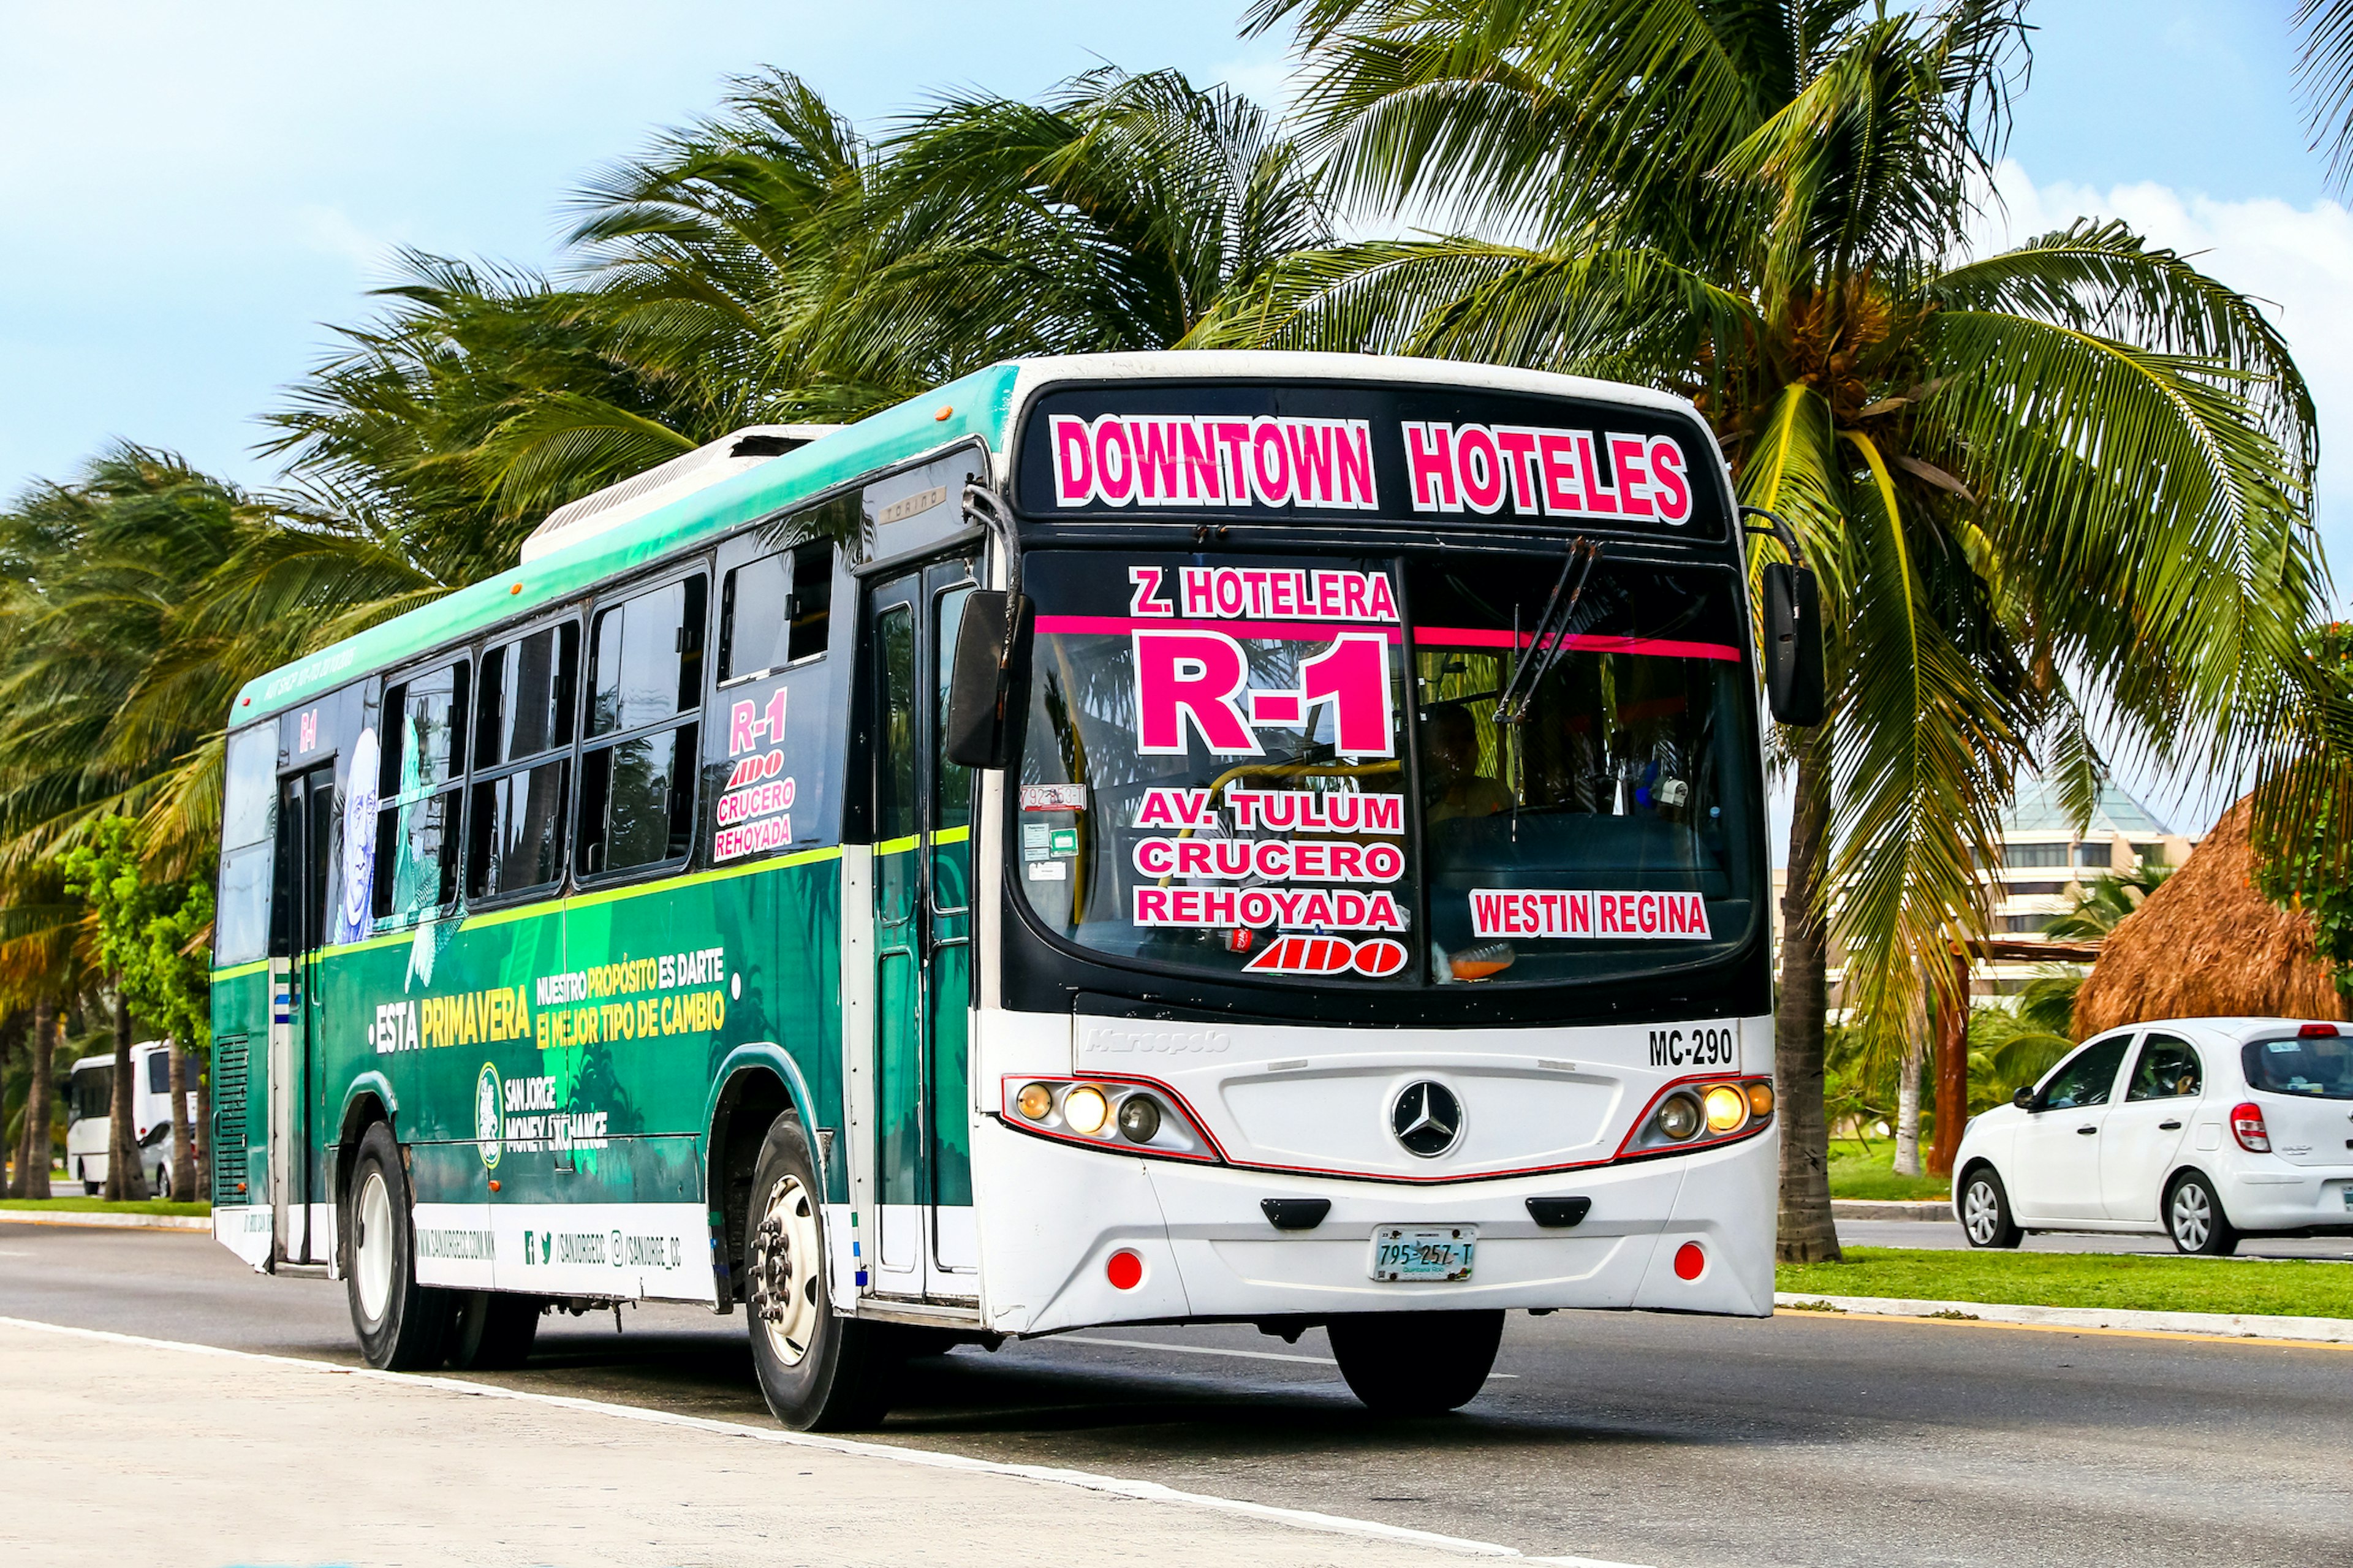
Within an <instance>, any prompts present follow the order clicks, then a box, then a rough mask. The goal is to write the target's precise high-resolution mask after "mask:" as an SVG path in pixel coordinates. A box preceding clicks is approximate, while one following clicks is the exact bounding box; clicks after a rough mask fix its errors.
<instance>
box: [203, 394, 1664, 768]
mask: <svg viewBox="0 0 2353 1568" xmlns="http://www.w3.org/2000/svg"><path fill="white" fill-rule="evenodd" d="M1172 376H1184V377H1188V378H1189V377H1200V378H1203V379H1219V378H1226V377H1231V378H1236V379H1241V378H1247V379H1251V380H1267V379H1294V378H1295V379H1299V380H1319V381H1389V382H1423V383H1430V382H1436V383H1440V384H1452V385H1457V386H1464V387H1480V388H1489V389H1493V390H1497V391H1515V392H1535V393H1544V394H1549V395H1554V396H1566V397H1579V398H1585V399H1588V400H1595V401H1605V402H1613V403H1623V404H1632V405H1640V406H1645V407H1651V408H1659V409H1666V410H1672V411H1675V412H1678V413H1682V414H1684V415H1686V416H1693V415H1694V410H1693V409H1692V407H1691V405H1689V404H1688V403H1686V402H1684V401H1683V399H1681V398H1679V397H1675V396H1672V395H1669V394H1666V393H1661V392H1653V391H1651V390H1649V389H1647V388H1641V387H1634V386H1627V385H1623V384H1618V383H1613V382H1604V381H1592V380H1588V379H1587V378H1585V377H1582V376H1567V375H1555V374H1549V373H1547V372H1544V371H1531V370H1514V369H1510V368H1507V367H1505V366H1501V365H1485V364H1463V363H1455V362H1451V361H1445V360H1425V359H1406V358H1396V357H1389V356H1385V355H1373V354H1320V353H1318V354H1310V353H1261V352H1248V353H1243V352H1234V353H1226V352H1217V353H1116V354H1071V355H1064V356H1059V357H1050V358H1039V359H1029V360H1011V361H1007V362H1005V363H999V364H993V365H990V366H988V367H987V369H985V370H979V371H976V372H974V373H973V374H970V375H967V376H965V377H964V378H963V379H961V380H958V381H953V382H950V383H948V384H946V385H944V386H942V387H939V388H937V389H935V390H934V391H931V392H927V393H925V394H923V395H922V396H920V397H914V398H910V399H909V400H908V401H906V402H904V403H902V404H900V405H897V406H895V407H892V408H886V409H884V410H883V411H882V412H881V413H880V414H876V415H872V416H869V417H867V418H865V419H861V420H860V421H859V422H858V423H856V424H854V425H849V426H843V427H842V428H841V429H839V430H837V431H835V432H834V433H833V434H831V435H828V436H825V437H820V438H818V439H817V440H814V441H812V442H810V443H809V444H808V445H807V446H806V447H800V448H799V449H798V450H797V451H793V452H788V453H786V454H785V455H784V456H782V457H779V458H773V459H771V460H769V461H767V462H764V463H762V464H760V465H759V466H758V467H757V468H752V469H750V470H749V471H747V472H744V473H742V474H738V475H736V476H735V477H733V479H726V480H723V481H722V482H721V483H718V484H715V485H712V486H711V487H709V488H708V489H701V490H697V491H695V492H693V493H692V494H691V495H687V496H683V497H681V498H680V499H679V500H675V501H672V502H671V503H670V504H669V505H667V506H664V507H661V508H659V510H654V511H650V512H648V513H646V514H645V515H644V516H642V517H637V518H632V519H630V520H629V521H627V522H624V523H622V524H620V525H618V526H617V527H615V528H612V529H609V530H607V531H602V532H599V533H596V534H595V535H593V536H591V537H589V538H586V539H583V540H581V541H580V542H578V543H576V544H572V545H569V546H566V547H565V548H563V549H560V550H556V551H553V552H549V553H548V554H546V555H543V556H541V557H539V558H538V559H537V560H534V561H531V562H528V563H523V564H521V565H518V566H516V567H513V568H512V569H511V570H508V571H505V572H501V573H500V574H497V575H495V576H492V577H490V578H487V579H485V580H484V581H482V582H480V583H476V584H472V585H471V586H470V587H465V588H460V589H458V590H457V591H455V592H454V593H450V594H448V595H444V596H442V597H441V598H438V599H436V600H435V601H433V603H431V604H429V605H424V606H422V607H421V608H418V609H415V610H411V611H409V612H408V613H407V614H406V615H404V616H396V617H394V618H393V619H391V620H388V621H385V622H384V623H383V624H382V625H380V626H371V627H369V628H368V629H367V630H365V631H364V632H359V633H355V634H354V635H353V636H351V637H345V638H344V639H343V641H341V642H339V643H335V644H333V645H332V646H331V647H326V648H323V649H322V650H321V651H319V652H318V653H315V654H312V655H311V657H309V658H304V659H301V660H300V661H298V662H296V663H294V664H290V665H285V666H281V667H280V668H277V669H274V670H271V671H270V672H269V674H267V675H262V676H257V677H256V678H255V679H252V680H249V681H248V682H247V683H246V684H245V687H244V689H242V690H241V691H239V692H238V693H237V700H236V702H235V704H234V705H233V706H232V707H231V708H230V710H229V715H228V727H229V728H230V729H232V730H234V729H238V728H241V727H242V726H244V725H247V724H249V723H252V722H254V721H257V720H260V719H265V718H268V717H269V716H270V715H271V714H274V713H279V712H282V711H283V710H286V709H289V708H292V707H295V706H297V705H299V704H301V703H303V702H307V701H310V700H313V699H315V698H318V697H322V696H324V695H325V694H327V693H329V692H331V691H333V690H335V689H338V688H340V687H342V686H343V685H345V684H347V683H348V682H350V681H351V680H352V679H354V678H355V677H358V676H363V675H367V674H370V673H372V672H374V671H375V670H379V669H385V668H392V667H395V666H398V665H401V664H405V663H406V662H408V661H409V660H410V659H413V658H421V657H423V656H424V655H426V654H427V653H430V652H431V651H433V650H434V649H436V648H438V647H446V646H448V645H449V644H451V643H456V642H460V641H463V640H465V639H466V638H468V637H472V636H474V635H475V634H476V633H478V632H480V631H483V630H485V629H487V628H489V627H491V626H496V625H498V624H499V623H501V622H503V621H507V620H511V619H513V618H516V617H519V616H527V615H529V614H531V613H532V612H533V611H534V610H538V609H543V608H548V607H552V606H554V605H560V604H563V603H565V601H567V600H570V599H573V598H575V597H576V596H578V595H580V594H582V593H583V592H585V591H587V590H590V589H593V588H594V587H595V586H596V584H599V583H601V582H604V581H606V580H607V579H608V578H611V577H615V576H617V575H619V574H622V573H625V572H627V571H628V570H629V569H630V568H632V567H635V566H639V565H643V564H646V563H651V562H654V561H657V560H659V559H660V558H662V557H663V556H666V555H670V554H673V553H675V552H681V551H684V550H690V549H692V548H694V547H695V546H696V545H698V544H702V543H707V542H712V541H715V540H717V539H719V538H722V537H723V536H725V535H727V534H729V533H732V532H733V531H735V530H737V529H739V528H742V527H744V526H745V525H746V524H749V523H752V522H755V521H759V520H760V519H762V518H765V517H770V516H773V515H775V514H776V513H777V512H779V511H782V510H786V509H787V508H789V507H791V506H793V505H795V504H796V503H797V502H798V501H800V500H804V499H806V498H807V497H811V496H814V495H817V494H818V493H819V492H821V491H824V490H828V489H833V488H834V487H836V486H838V485H841V484H845V483H848V482H849V481H851V480H854V479H857V478H858V477H859V476H860V475H861V474H866V473H871V472H873V471H874V470H876V469H879V468H891V467H894V466H896V465H898V464H901V463H904V462H908V461H911V460H913V459H914V458H921V457H923V455H924V454H926V453H929V452H936V451H939V450H941V449H943V448H944V447H952V446H955V444H957V443H958V442H961V441H965V440H969V439H972V438H973V437H978V438H979V439H980V440H981V441H982V442H983V443H985V444H986V445H987V447H988V449H989V450H990V451H991V452H992V453H1001V452H1003V451H1004V449H1005V446H1006V441H1007V438H1008V435H1009V433H1010V426H1011V423H1012V419H1013V415H1014V411H1015V409H1016V407H1017V405H1018V403H1019V402H1020V401H1021V400H1022V399H1023V398H1025V397H1027V396H1029V395H1032V394H1034V393H1035V392H1037V391H1038V390H1039V388H1041V387H1043V386H1046V385H1048V384H1052V383H1055V382H1060V381H1069V380H1090V381H1092V380H1102V381H1123V380H1135V379H1141V378H1145V377H1172ZM1702 428H1703V429H1704V425H1703V426H1702Z"/></svg>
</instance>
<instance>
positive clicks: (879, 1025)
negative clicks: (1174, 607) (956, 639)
mask: <svg viewBox="0 0 2353 1568" xmlns="http://www.w3.org/2000/svg"><path fill="white" fill-rule="evenodd" d="M969 589H970V572H969V569H968V567H967V566H966V565H965V563H961V562H958V563H947V564H943V565H938V566H934V567H931V568H929V569H927V570H925V571H923V572H917V573H910V574H906V575H904V576H901V577H894V578H892V579H890V580H888V581H886V582H884V583H882V584H879V585H877V586H876V587H875V588H873V589H872V590H871V592H870V595H869V597H868V600H867V606H866V631H867V637H866V646H867V647H868V649H869V658H870V661H871V662H870V675H869V679H871V682H872V685H871V703H872V706H871V713H872V715H873V731H872V733H873V743H872V748H871V756H872V762H873V770H874V777H873V791H874V794H873V800H874V824H873V834H874V860H873V887H874V1014H873V1016H874V1043H873V1050H874V1056H873V1067H874V1072H873V1082H874V1121H875V1128H874V1137H875V1147H874V1148H873V1149H872V1150H871V1158H872V1160H873V1162H874V1164H873V1170H874V1187H873V1190H874V1202H875V1205H876V1213H875V1230H874V1232H873V1234H874V1237H875V1247H874V1254H875V1255H874V1258H873V1259H872V1264H871V1267H872V1268H873V1270H874V1279H873V1289H875V1290H876V1291H877V1292H878V1293H879V1294H881V1295H885V1296H902V1297H925V1298H941V1297H947V1298H963V1299H966V1300H969V1299H971V1298H973V1297H975V1296H976V1295H977V1294H978V1287H977V1283H976V1279H977V1275H976V1269H977V1266H978V1265H977V1247H976V1244H975V1239H974V1230H973V1226H972V1178H971V1166H970V1158H969V1143H970V1140H969V1131H968V1129H969V1121H970V1112H969V1109H968V1108H969V1102H970V1099H971V1093H970V1089H969V1087H968V1085H967V1082H966V1074H965V1034H966V1030H967V1027H968V1011H969V1008H970V1006H971V963H970V949H969V935H968V921H969V919H970V914H969V907H970V900H969V897H968V894H967V892H966V889H967V887H968V885H969V877H968V875H967V868H968V866H969V858H970V845H969V842H968V840H969V838H970V835H971V799H970V797H971V780H970V777H969V775H968V773H966V772H965V770H964V769H961V768H952V767H945V766H943V765H941V764H940V763H939V761H938V759H937V756H936V750H935V748H936V740H935V737H936V734H937V713H936V711H935V709H934V703H935V701H936V700H937V698H938V696H939V695H940V685H941V681H940V679H939V677H938V674H937V672H939V671H941V670H943V669H944V667H945V661H946V660H947V658H949V657H950V653H951V651H952V646H953V645H950V647H947V648H944V647H942V646H941V644H940V640H939V639H940V634H941V632H942V630H943V621H942V616H947V617H948V619H947V620H946V622H945V628H944V629H946V630H947V631H949V632H950V633H951V634H952V633H953V630H954V625H955V623H954V618H953V617H954V615H955V612H956V611H957V610H959V609H960V608H961V607H962V605H963V595H964V594H965V593H966V592H968V591H969Z"/></svg>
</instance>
